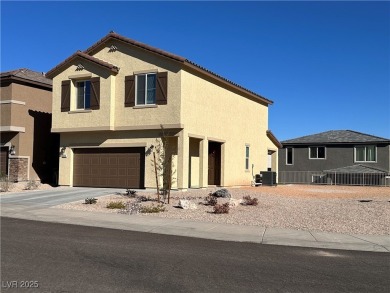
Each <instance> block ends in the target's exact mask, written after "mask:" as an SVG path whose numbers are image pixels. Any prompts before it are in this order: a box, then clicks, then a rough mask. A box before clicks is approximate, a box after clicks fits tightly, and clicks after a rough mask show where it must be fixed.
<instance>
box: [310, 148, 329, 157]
mask: <svg viewBox="0 0 390 293" xmlns="http://www.w3.org/2000/svg"><path fill="white" fill-rule="evenodd" d="M325 158H326V148H325V147H323V146H320V147H309V159H325Z"/></svg>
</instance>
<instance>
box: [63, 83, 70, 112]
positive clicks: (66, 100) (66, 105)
mask: <svg viewBox="0 0 390 293" xmlns="http://www.w3.org/2000/svg"><path fill="white" fill-rule="evenodd" d="M68 111H70V80H63V81H62V84H61V112H68Z"/></svg>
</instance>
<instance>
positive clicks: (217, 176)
mask: <svg viewBox="0 0 390 293" xmlns="http://www.w3.org/2000/svg"><path fill="white" fill-rule="evenodd" d="M209 185H221V144H220V143H217V142H209Z"/></svg>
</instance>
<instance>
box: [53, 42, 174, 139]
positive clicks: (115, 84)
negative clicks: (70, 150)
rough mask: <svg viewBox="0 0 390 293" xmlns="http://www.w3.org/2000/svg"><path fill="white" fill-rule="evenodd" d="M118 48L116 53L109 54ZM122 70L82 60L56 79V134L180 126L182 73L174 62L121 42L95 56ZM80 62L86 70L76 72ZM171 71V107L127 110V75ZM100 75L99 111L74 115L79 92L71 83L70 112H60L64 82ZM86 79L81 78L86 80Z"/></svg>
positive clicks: (169, 85) (169, 92) (169, 75)
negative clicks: (89, 130)
mask: <svg viewBox="0 0 390 293" xmlns="http://www.w3.org/2000/svg"><path fill="white" fill-rule="evenodd" d="M111 45H115V46H116V47H117V50H116V51H114V52H111V51H110V46H111ZM93 56H94V57H96V58H98V59H100V60H104V61H107V62H109V63H111V64H113V65H115V66H117V67H119V68H120V70H119V73H118V74H116V75H114V74H111V73H110V71H109V70H107V69H105V68H102V67H100V66H98V65H95V64H91V62H88V61H85V60H83V59H80V58H79V59H76V60H75V61H74V62H73V63H72V64H71V65H70V66H69V67H68V68H67V69H65V70H64V71H62V72H61V73H60V74H59V75H58V76H56V77H55V78H54V79H53V113H54V118H53V124H52V128H53V129H54V130H55V131H56V132H62V131H64V130H65V131H70V130H77V128H78V129H79V130H87V129H86V128H88V127H94V128H97V129H111V130H114V129H115V130H129V129H134V128H136V127H145V126H153V127H155V126H157V127H159V125H160V124H164V125H173V124H179V123H180V71H179V67H178V65H177V64H175V63H174V62H172V61H170V60H168V59H164V58H158V57H155V56H154V55H151V54H150V53H146V52H145V51H142V50H140V49H136V48H130V47H128V46H126V45H124V44H123V43H121V42H114V41H112V42H110V43H108V44H107V45H106V46H105V47H104V48H102V49H101V50H99V51H98V52H97V53H95V54H94V55H93ZM79 63H81V64H82V65H83V66H84V69H83V70H77V65H78V64H79ZM166 71H168V104H167V105H156V106H155V107H143V108H139V107H134V108H133V107H124V99H125V76H127V75H133V74H135V73H138V72H166ZM86 74H90V75H91V76H92V77H96V76H100V77H101V79H100V109H99V110H93V111H85V112H82V111H81V113H80V111H77V112H76V113H72V110H75V101H76V97H75V96H76V89H75V86H74V83H72V85H73V86H72V87H71V88H72V90H71V111H70V112H69V113H68V112H61V82H62V81H63V80H68V79H69V77H72V81H76V80H77V79H75V78H74V77H75V76H77V75H80V76H82V75H86ZM83 79H86V78H81V79H80V80H83Z"/></svg>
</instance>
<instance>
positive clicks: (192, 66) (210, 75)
mask: <svg viewBox="0 0 390 293" xmlns="http://www.w3.org/2000/svg"><path fill="white" fill-rule="evenodd" d="M110 40H117V41H120V42H123V43H125V44H127V45H130V46H134V47H137V48H139V49H141V50H145V51H148V52H150V53H152V54H157V55H158V56H160V57H163V58H168V59H171V60H173V61H175V62H178V63H180V64H181V65H182V67H183V68H185V69H188V70H191V71H196V72H197V73H199V74H201V75H203V76H206V77H208V78H210V79H212V80H213V81H216V82H219V83H220V84H222V85H224V86H227V87H230V88H232V89H234V90H236V91H238V92H239V93H241V94H243V95H245V96H248V97H250V98H252V99H254V100H256V101H258V102H261V103H264V104H266V105H271V104H273V101H271V100H269V99H267V98H265V97H263V96H261V95H259V94H257V93H255V92H253V91H250V90H248V89H246V88H244V87H242V86H240V85H238V84H236V83H234V82H232V81H230V80H228V79H226V78H224V77H222V76H220V75H218V74H216V73H214V72H212V71H210V70H207V69H206V68H204V67H201V66H199V65H197V64H196V63H194V62H192V61H190V60H188V59H186V58H184V57H181V56H179V55H175V54H172V53H169V52H167V51H164V50H161V49H158V48H155V47H152V46H149V45H147V44H144V43H141V42H137V41H135V40H132V39H130V38H126V37H124V36H121V35H119V34H117V33H114V32H110V33H109V34H108V35H106V36H105V37H103V38H102V39H100V40H99V41H97V42H96V43H95V44H93V45H92V46H91V47H89V48H88V49H86V50H85V51H84V52H80V51H78V52H77V53H83V54H84V55H88V56H90V57H92V56H91V55H93V54H95V53H96V52H97V51H98V50H100V48H101V47H102V46H105V45H106V44H107V42H109V41H110ZM77 53H75V54H77ZM75 54H74V55H75ZM74 55H72V56H71V57H69V58H68V59H66V60H65V61H63V62H62V63H60V64H59V65H57V66H56V67H54V68H53V69H51V70H50V71H49V72H48V73H47V74H46V75H47V76H48V77H49V78H54V77H55V76H56V75H57V74H58V73H57V72H58V70H60V68H61V67H62V66H65V65H66V63H68V62H70V61H71V60H70V59H71V58H72V57H74ZM118 70H119V69H118Z"/></svg>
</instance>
